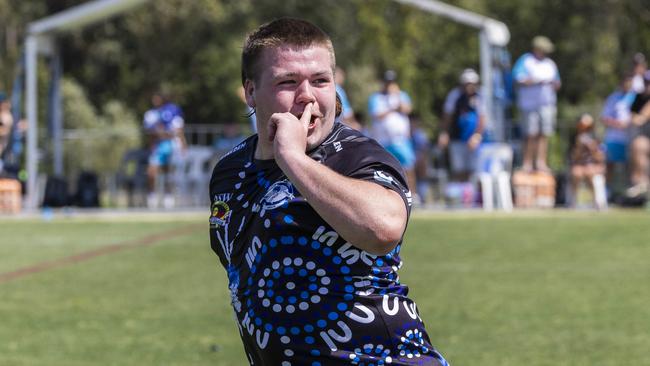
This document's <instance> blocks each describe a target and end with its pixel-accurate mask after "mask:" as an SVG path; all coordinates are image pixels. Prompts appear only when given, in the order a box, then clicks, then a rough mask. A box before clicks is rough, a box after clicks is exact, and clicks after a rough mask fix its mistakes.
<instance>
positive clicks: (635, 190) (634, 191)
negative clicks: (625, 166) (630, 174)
mask: <svg viewBox="0 0 650 366" xmlns="http://www.w3.org/2000/svg"><path fill="white" fill-rule="evenodd" d="M646 193H648V183H647V182H643V183H639V184H636V185H634V186H632V187H630V188H628V189H627V190H626V191H625V195H626V196H627V197H630V198H632V197H639V196H642V195H644V194H646Z"/></svg>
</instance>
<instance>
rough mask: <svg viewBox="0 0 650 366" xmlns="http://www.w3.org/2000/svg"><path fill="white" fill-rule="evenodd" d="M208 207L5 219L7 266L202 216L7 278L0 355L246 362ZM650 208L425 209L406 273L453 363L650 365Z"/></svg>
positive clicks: (0, 298) (9, 361) (0, 245)
mask: <svg viewBox="0 0 650 366" xmlns="http://www.w3.org/2000/svg"><path fill="white" fill-rule="evenodd" d="M204 216H205V215H196V214H192V215H177V216H174V217H168V218H165V217H156V218H153V219H152V218H147V217H137V216H128V217H125V218H112V219H99V218H97V219H55V220H53V221H48V222H46V221H40V220H36V219H34V220H15V219H11V220H9V219H3V220H2V219H0V233H1V234H0V235H1V236H0V275H1V273H6V272H9V271H13V270H16V269H19V268H23V267H25V266H29V265H33V264H36V263H39V262H43V261H51V260H55V259H59V258H63V257H67V256H70V255H74V254H77V253H81V252H85V251H89V250H93V249H97V248H102V247H106V246H107V245H111V244H115V243H120V242H125V241H129V240H131V241H132V240H137V239H140V238H146V237H148V236H150V235H152V234H158V233H163V232H169V230H174V229H175V228H186V227H188V225H196V224H197V223H198V225H199V226H198V228H196V229H195V230H193V231H191V232H189V233H187V234H183V235H177V236H174V235H169V236H168V237H165V238H163V239H161V240H159V241H157V242H155V243H152V244H151V245H146V246H138V247H133V248H128V249H125V250H122V251H119V252H115V253H111V254H107V255H103V256H98V257H95V258H91V259H88V260H86V261H82V262H79V263H75V264H70V265H66V266H61V267H58V268H53V269H49V270H47V271H44V272H40V273H34V274H30V275H27V276H24V277H21V278H17V279H14V280H11V281H9V282H5V283H0V319H1V320H0V365H48V366H49V365H62V366H63V365H66V366H67V365H72V366H76V365H224V366H226V365H228V366H236V365H244V364H246V361H245V357H244V355H243V352H242V347H241V345H240V340H239V335H238V331H237V328H236V325H235V323H234V321H233V319H232V311H231V309H230V306H229V304H228V298H229V297H228V295H227V288H226V278H225V275H224V271H223V269H222V268H221V266H220V265H219V264H218V262H217V259H216V256H214V255H213V254H212V252H211V250H210V248H209V243H208V236H207V219H206V218H205V217H204ZM649 219H650V214H648V213H647V212H643V211H637V212H621V211H612V212H608V213H604V214H595V213H588V212H578V213H572V212H543V213H523V214H521V213H516V214H513V215H497V214H494V215H485V214H480V213H476V214H474V213H470V214H459V213H453V214H442V213H439V214H431V215H426V214H416V215H414V218H413V219H412V221H411V223H410V226H409V230H408V233H407V239H406V244H405V245H404V248H403V252H402V253H403V259H404V262H405V265H404V268H403V269H402V271H401V279H402V280H403V282H405V283H407V284H409V286H410V288H411V296H412V297H413V298H414V299H415V300H416V302H417V304H418V308H419V310H420V313H421V316H422V318H423V319H424V320H425V322H426V325H427V329H428V331H429V334H430V336H431V338H432V341H433V343H434V344H435V345H436V346H437V348H439V349H440V350H441V351H442V352H443V354H444V355H445V356H446V357H447V359H448V360H449V361H450V362H451V363H452V365H454V366H458V365H506V366H521V365H567V366H568V365H572V366H573V365H650V355H648V354H647V350H649V349H650V332H648V329H650V306H648V304H649V303H650V290H649V286H648V278H650V265H648V258H650V245H649V244H648V242H649V240H648V238H650V225H648V223H649V222H650V220H649ZM203 224H205V225H203ZM202 225H203V226H202Z"/></svg>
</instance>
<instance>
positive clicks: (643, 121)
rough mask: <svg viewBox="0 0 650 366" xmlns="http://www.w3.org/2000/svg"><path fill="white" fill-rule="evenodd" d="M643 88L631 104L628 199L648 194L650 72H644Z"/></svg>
mask: <svg viewBox="0 0 650 366" xmlns="http://www.w3.org/2000/svg"><path fill="white" fill-rule="evenodd" d="M644 79H645V80H644V81H645V88H644V90H643V92H642V93H641V94H637V95H636V97H635V98H634V102H633V103H632V107H631V111H632V125H631V127H632V128H631V129H632V134H631V135H632V142H631V143H630V182H631V184H632V186H631V187H630V188H629V189H628V190H627V191H626V195H627V196H628V197H639V196H641V195H645V194H647V192H648V185H649V184H648V183H649V182H648V180H649V177H648V174H650V159H649V158H650V156H649V155H650V123H648V120H650V71H646V73H645V77H644Z"/></svg>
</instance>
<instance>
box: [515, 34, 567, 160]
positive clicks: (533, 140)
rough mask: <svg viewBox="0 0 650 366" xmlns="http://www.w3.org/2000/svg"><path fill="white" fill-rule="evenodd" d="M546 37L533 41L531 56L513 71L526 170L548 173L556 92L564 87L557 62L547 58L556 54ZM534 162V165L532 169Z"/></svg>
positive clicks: (518, 62) (523, 56) (520, 62)
mask: <svg viewBox="0 0 650 366" xmlns="http://www.w3.org/2000/svg"><path fill="white" fill-rule="evenodd" d="M554 48H555V47H554V45H553V43H552V42H551V41H550V40H549V39H548V38H546V37H544V36H537V37H535V38H533V42H532V52H529V53H526V54H524V55H522V56H521V57H520V58H519V59H518V60H517V62H516V63H515V66H514V67H513V69H512V73H513V78H514V81H515V83H516V85H517V106H518V107H519V110H520V112H521V117H522V122H523V128H524V133H525V136H526V147H525V149H524V159H523V167H522V168H523V170H524V171H532V170H533V167H534V168H535V169H537V170H539V171H545V172H549V171H550V169H549V167H548V164H547V156H546V155H547V151H548V138H549V136H551V135H552V134H553V132H554V130H555V122H556V115H557V96H556V92H557V90H558V89H560V86H561V85H562V83H561V81H560V73H559V72H558V69H557V66H556V65H555V62H553V60H551V59H550V58H549V57H547V55H548V54H550V53H551V52H553V50H554ZM533 162H534V165H533Z"/></svg>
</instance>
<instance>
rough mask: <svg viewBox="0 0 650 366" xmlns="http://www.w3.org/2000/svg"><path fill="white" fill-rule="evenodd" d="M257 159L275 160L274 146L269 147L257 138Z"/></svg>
mask: <svg viewBox="0 0 650 366" xmlns="http://www.w3.org/2000/svg"><path fill="white" fill-rule="evenodd" d="M255 159H257V160H271V159H273V145H268V144H265V143H263V142H262V141H261V140H260V137H259V135H258V137H257V146H256V147H255Z"/></svg>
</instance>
